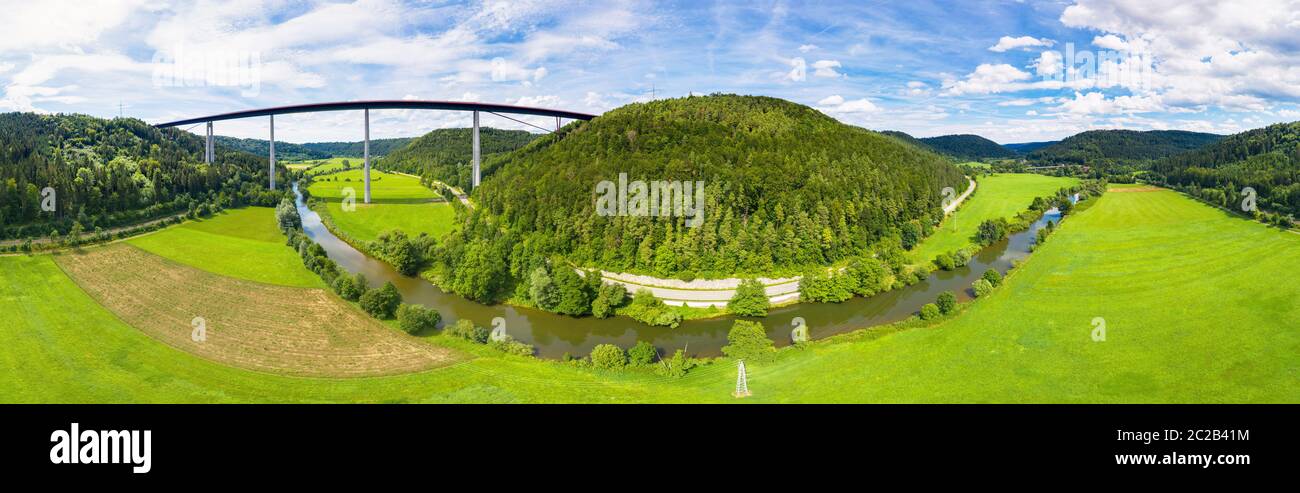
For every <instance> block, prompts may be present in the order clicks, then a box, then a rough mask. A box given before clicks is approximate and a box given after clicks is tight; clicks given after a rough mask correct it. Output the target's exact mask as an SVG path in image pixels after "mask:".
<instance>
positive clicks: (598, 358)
mask: <svg viewBox="0 0 1300 493" xmlns="http://www.w3.org/2000/svg"><path fill="white" fill-rule="evenodd" d="M591 364H592V365H593V366H595V367H596V368H601V369H605V370H621V369H623V367H624V366H627V355H626V354H624V353H623V348H620V347H618V346H615V345H613V344H597V345H596V347H594V348H592V350H591Z"/></svg>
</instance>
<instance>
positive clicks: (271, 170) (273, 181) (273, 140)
mask: <svg viewBox="0 0 1300 493" xmlns="http://www.w3.org/2000/svg"><path fill="white" fill-rule="evenodd" d="M268 171H269V172H268V173H267V174H268V175H270V176H271V190H275V115H271V169H270V170H268Z"/></svg>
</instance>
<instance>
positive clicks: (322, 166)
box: [285, 156, 375, 175]
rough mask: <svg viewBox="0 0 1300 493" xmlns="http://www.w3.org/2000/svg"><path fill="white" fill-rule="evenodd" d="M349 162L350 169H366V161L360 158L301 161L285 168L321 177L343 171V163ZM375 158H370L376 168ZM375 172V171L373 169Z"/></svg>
mask: <svg viewBox="0 0 1300 493" xmlns="http://www.w3.org/2000/svg"><path fill="white" fill-rule="evenodd" d="M344 161H347V162H348V168H349V169H361V168H363V167H365V164H366V160H365V159H362V158H359V157H332V158H328V159H313V160H310V161H300V162H295V163H289V164H286V165H285V166H286V167H288V168H289V169H293V170H304V169H305V170H308V171H307V174H308V175H319V174H321V173H329V172H331V171H337V170H341V169H343V162H344ZM374 164H375V157H374V156H371V157H370V165H371V166H374ZM372 171H373V169H372Z"/></svg>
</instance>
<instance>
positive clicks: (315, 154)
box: [216, 135, 412, 161]
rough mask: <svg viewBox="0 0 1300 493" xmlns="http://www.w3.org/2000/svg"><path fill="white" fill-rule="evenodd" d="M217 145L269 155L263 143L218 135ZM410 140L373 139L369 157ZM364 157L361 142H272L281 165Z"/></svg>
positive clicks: (385, 152) (258, 140) (390, 150)
mask: <svg viewBox="0 0 1300 493" xmlns="http://www.w3.org/2000/svg"><path fill="white" fill-rule="evenodd" d="M216 140H217V144H218V145H223V146H226V147H230V148H232V149H238V150H241V151H244V152H247V153H249V154H253V155H255V156H266V155H267V154H269V152H270V143H269V142H268V141H266V140H264V139H240V138H236V137H226V136H222V135H218V136H217V137H216ZM411 140H412V139H411V138H410V137H400V138H395V139H372V140H371V141H370V156H371V157H377V156H383V155H385V154H388V153H389V152H392V151H393V150H394V149H397V148H399V147H402V146H404V145H406V144H407V143H409V142H410V141H411ZM363 154H364V143H363V142H360V141H358V142H311V143H307V144H293V143H289V142H281V141H279V140H277V141H276V142H275V157H276V159H278V160H283V161H305V160H309V159H326V158H331V157H361V156H362V155H363Z"/></svg>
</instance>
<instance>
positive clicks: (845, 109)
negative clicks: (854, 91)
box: [817, 94, 880, 114]
mask: <svg viewBox="0 0 1300 493" xmlns="http://www.w3.org/2000/svg"><path fill="white" fill-rule="evenodd" d="M817 109H818V110H821V112H822V113H826V114H844V113H875V112H877V111H880V107H879V106H876V105H875V103H872V102H871V101H870V100H868V99H867V98H862V99H854V100H845V99H844V97H843V96H840V95H839V94H835V95H831V96H827V97H825V98H822V100H821V101H818V102H817Z"/></svg>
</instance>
